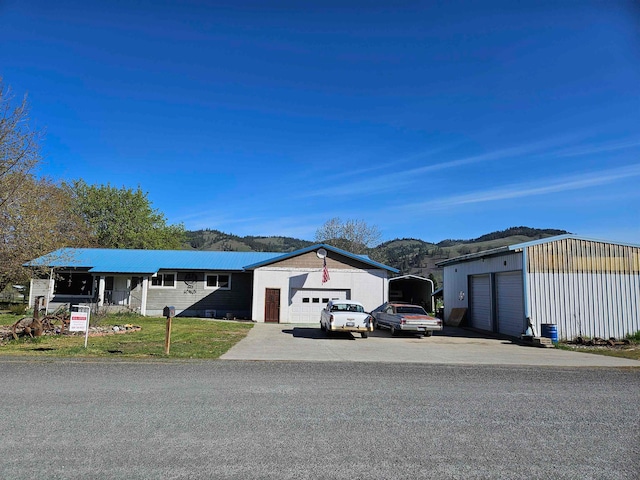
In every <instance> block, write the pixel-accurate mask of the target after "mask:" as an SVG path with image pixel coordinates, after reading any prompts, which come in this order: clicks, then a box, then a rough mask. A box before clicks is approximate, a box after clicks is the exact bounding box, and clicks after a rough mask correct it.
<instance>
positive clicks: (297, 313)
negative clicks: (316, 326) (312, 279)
mask: <svg viewBox="0 0 640 480" xmlns="http://www.w3.org/2000/svg"><path fill="white" fill-rule="evenodd" d="M348 299H349V291H348V290H307V289H303V288H300V289H297V288H296V289H292V290H291V307H290V310H289V313H290V314H289V319H290V320H289V321H290V322H291V323H320V311H321V310H322V309H323V308H324V307H325V305H326V304H327V302H328V301H329V300H348Z"/></svg>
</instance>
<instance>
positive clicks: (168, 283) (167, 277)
mask: <svg viewBox="0 0 640 480" xmlns="http://www.w3.org/2000/svg"><path fill="white" fill-rule="evenodd" d="M151 286H152V287H155V288H176V274H175V273H158V274H157V275H156V276H155V277H151Z"/></svg>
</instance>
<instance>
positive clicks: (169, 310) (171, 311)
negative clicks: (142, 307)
mask: <svg viewBox="0 0 640 480" xmlns="http://www.w3.org/2000/svg"><path fill="white" fill-rule="evenodd" d="M162 314H163V315H164V316H165V317H167V333H166V335H165V337H164V354H165V355H169V348H170V347H171V319H172V318H173V317H175V316H176V307H164V309H163V310H162Z"/></svg>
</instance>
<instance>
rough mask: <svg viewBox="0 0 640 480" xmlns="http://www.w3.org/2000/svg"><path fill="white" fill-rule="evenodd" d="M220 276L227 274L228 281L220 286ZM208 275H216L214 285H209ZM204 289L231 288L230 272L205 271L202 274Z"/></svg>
mask: <svg viewBox="0 0 640 480" xmlns="http://www.w3.org/2000/svg"><path fill="white" fill-rule="evenodd" d="M220 276H227V277H228V278H229V281H228V283H227V286H226V287H220V286H219V284H220V281H219V279H220ZM209 277H216V286H213V287H212V286H209ZM204 289H205V290H231V273H221V272H218V273H214V272H205V274H204Z"/></svg>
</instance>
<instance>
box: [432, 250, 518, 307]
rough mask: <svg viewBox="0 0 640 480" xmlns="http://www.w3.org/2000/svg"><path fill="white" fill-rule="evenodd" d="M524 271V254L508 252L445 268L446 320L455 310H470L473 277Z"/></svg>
mask: <svg viewBox="0 0 640 480" xmlns="http://www.w3.org/2000/svg"><path fill="white" fill-rule="evenodd" d="M515 270H520V271H522V254H521V253H516V252H508V253H504V254H503V255H500V256H496V257H489V258H477V259H474V260H471V261H467V262H461V263H456V264H454V265H447V266H445V267H444V285H445V287H444V308H445V317H444V318H445V319H448V318H449V316H450V315H451V310H452V309H453V308H469V307H470V305H469V292H468V288H469V279H468V277H469V276H471V275H481V274H485V273H495V272H509V271H515Z"/></svg>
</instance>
